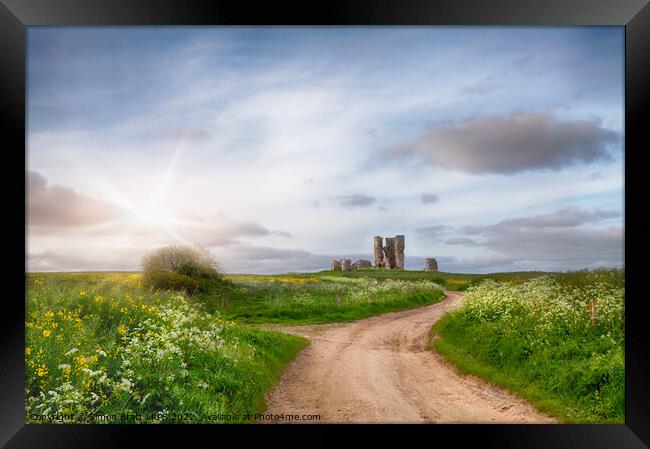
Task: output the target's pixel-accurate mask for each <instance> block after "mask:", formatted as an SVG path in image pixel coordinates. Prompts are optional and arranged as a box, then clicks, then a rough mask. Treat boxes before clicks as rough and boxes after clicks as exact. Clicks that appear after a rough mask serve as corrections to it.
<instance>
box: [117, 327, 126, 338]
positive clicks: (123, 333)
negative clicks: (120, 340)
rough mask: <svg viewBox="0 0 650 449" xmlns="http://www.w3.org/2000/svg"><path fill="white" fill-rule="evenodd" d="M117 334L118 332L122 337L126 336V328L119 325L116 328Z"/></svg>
mask: <svg viewBox="0 0 650 449" xmlns="http://www.w3.org/2000/svg"><path fill="white" fill-rule="evenodd" d="M117 332H118V333H119V334H120V335H121V336H122V337H124V336H126V327H124V325H122V324H121V325H120V326H118V328H117Z"/></svg>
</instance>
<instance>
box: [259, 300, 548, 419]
mask: <svg viewBox="0 0 650 449" xmlns="http://www.w3.org/2000/svg"><path fill="white" fill-rule="evenodd" d="M447 296H448V297H447V299H445V300H443V301H441V302H439V303H437V304H433V305H430V306H426V307H421V308H417V309H412V310H406V311H402V312H393V313H387V314H384V315H379V316H375V317H371V318H368V319H365V320H361V321H356V322H352V323H342V324H324V325H307V326H293V327H275V329H276V330H280V331H283V332H288V333H292V334H295V335H302V336H304V337H307V338H309V339H310V340H311V343H310V344H309V345H308V346H307V347H306V348H305V349H304V350H303V351H302V352H301V353H300V354H298V356H297V357H296V360H295V361H294V362H293V364H292V365H291V366H290V367H289V368H288V370H287V371H286V372H285V373H284V375H283V377H282V379H281V380H280V382H279V383H278V384H277V385H276V387H275V388H274V389H273V390H272V391H271V392H270V393H269V394H268V396H267V400H268V404H269V408H268V410H267V414H274V415H280V414H292V415H304V414H320V416H321V420H320V421H317V422H321V423H322V422H359V423H363V422H408V423H415V422H430V423H436V422H439V423H550V422H555V421H554V420H553V419H551V418H549V417H546V416H544V415H542V414H540V413H539V412H537V411H535V410H534V409H533V407H532V406H531V405H530V404H528V403H527V402H525V401H524V400H522V399H520V398H518V397H516V396H514V395H512V394H510V393H508V392H506V391H504V390H501V389H499V388H496V387H494V386H492V385H490V384H488V383H486V382H484V381H482V380H480V379H478V378H476V377H474V376H468V375H461V374H459V373H458V372H457V371H456V370H455V369H454V368H453V367H452V366H450V365H449V364H448V363H447V362H446V361H445V360H444V359H443V358H442V357H441V356H440V355H438V354H436V353H435V352H432V351H427V350H426V342H427V334H428V332H429V329H430V328H431V326H432V325H433V323H435V322H436V321H437V320H438V319H439V318H440V317H441V316H442V315H443V314H444V313H446V312H447V311H450V310H453V309H454V308H456V307H458V306H459V305H460V303H461V301H462V294H460V293H457V292H447ZM267 422H268V421H267ZM275 422H287V421H286V420H285V421H275ZM303 422H314V421H303Z"/></svg>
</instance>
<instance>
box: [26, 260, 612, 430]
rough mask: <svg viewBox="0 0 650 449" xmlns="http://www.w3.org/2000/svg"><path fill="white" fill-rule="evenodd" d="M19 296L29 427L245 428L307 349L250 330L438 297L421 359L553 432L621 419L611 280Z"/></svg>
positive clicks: (589, 275)
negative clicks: (510, 397)
mask: <svg viewBox="0 0 650 449" xmlns="http://www.w3.org/2000/svg"><path fill="white" fill-rule="evenodd" d="M26 282H27V301H26V322H25V327H26V345H25V367H26V385H25V386H26V389H25V400H26V415H25V416H26V421H27V422H61V418H63V421H65V422H109V423H110V422H150V423H159V422H162V423H169V422H179V418H180V422H202V423H207V422H210V423H212V422H251V421H253V420H254V419H253V418H252V416H253V415H254V414H256V413H261V412H263V411H264V410H265V407H266V404H265V400H264V395H265V393H266V391H267V390H268V389H269V388H270V387H271V386H272V385H273V384H274V383H275V382H276V381H277V379H278V378H279V376H280V375H281V373H282V372H283V371H284V369H285V368H286V366H287V365H288V363H290V362H291V360H292V359H293V358H294V356H295V355H296V354H297V352H298V351H300V349H302V348H303V347H304V346H305V345H306V344H307V341H306V340H305V339H303V338H300V337H296V336H292V335H288V334H283V333H280V332H274V331H271V330H262V329H259V328H258V327H257V326H256V325H257V324H261V323H279V324H306V323H331V322H342V321H351V320H356V319H362V318H365V317H368V316H371V315H375V314H379V313H385V312H390V311H396V310H402V309H408V308H413V307H420V306H423V305H427V304H433V303H435V302H437V301H440V300H442V299H443V298H444V294H443V292H442V289H443V288H444V289H448V290H462V291H466V297H465V300H464V302H463V305H462V306H461V307H460V308H458V309H457V310H456V311H454V312H452V313H450V314H448V315H446V316H445V317H443V318H442V319H441V320H440V321H439V322H438V323H437V324H436V325H435V326H434V327H433V328H432V331H431V345H432V347H435V349H436V350H437V351H438V352H440V353H441V354H442V355H443V356H445V357H446V358H447V359H448V360H449V361H450V362H452V363H453V364H454V365H455V366H457V367H458V368H459V369H460V370H461V371H464V372H469V373H473V374H476V375H478V376H481V377H483V378H485V379H487V380H488V381H490V382H493V383H495V384H497V385H500V386H503V387H505V388H507V389H510V390H512V391H514V392H516V393H517V394H519V395H520V396H522V397H524V398H526V399H528V400H530V401H531V402H532V403H533V404H534V405H535V406H536V407H537V408H538V409H539V410H541V411H543V412H546V413H548V414H550V415H552V416H555V417H557V418H558V419H559V420H560V421H562V422H569V423H574V422H575V423H577V422H580V423H621V422H623V421H624V372H625V370H624V359H623V355H624V308H623V306H624V272H623V271H622V270H596V271H581V272H572V273H540V272H524V273H495V274H489V275H476V274H459V273H443V272H435V273H432V272H425V271H391V270H355V271H347V272H341V271H337V272H333V271H322V272H318V273H287V274H282V275H272V276H271V275H270V276H263V275H227V282H224V283H223V284H222V285H221V286H220V287H218V288H216V289H214V290H211V291H208V292H203V293H199V294H195V295H188V294H183V293H179V292H172V291H158V290H154V289H151V288H145V287H143V285H142V277H141V275H140V274H139V273H38V274H36V273H33V274H28V275H27V280H26ZM106 416H108V417H111V418H110V420H108V421H101V419H106V418H105V417H106ZM101 417H104V418H101ZM134 417H137V418H134Z"/></svg>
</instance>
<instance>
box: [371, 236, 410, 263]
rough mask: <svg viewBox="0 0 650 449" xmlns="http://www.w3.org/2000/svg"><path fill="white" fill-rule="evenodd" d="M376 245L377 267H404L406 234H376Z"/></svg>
mask: <svg viewBox="0 0 650 449" xmlns="http://www.w3.org/2000/svg"><path fill="white" fill-rule="evenodd" d="M373 241H374V245H375V268H391V269H399V270H403V269H404V236H403V235H396V236H395V237H386V246H384V245H383V241H384V238H383V237H381V236H379V235H376V236H375V237H374V239H373Z"/></svg>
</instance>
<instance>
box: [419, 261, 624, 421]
mask: <svg viewBox="0 0 650 449" xmlns="http://www.w3.org/2000/svg"><path fill="white" fill-rule="evenodd" d="M623 278H624V276H623V272H622V271H621V270H612V271H604V270H601V271H598V272H595V273H588V272H579V273H568V274H567V273H561V274H555V275H552V276H547V277H544V278H538V279H533V280H528V281H526V280H523V279H520V278H519V279H511V280H510V281H509V282H502V283H496V282H494V281H487V282H486V283H484V284H482V285H481V286H477V287H473V288H472V289H470V290H469V292H468V296H467V298H466V301H465V303H464V304H463V306H461V307H460V308H459V309H457V310H456V311H454V312H452V313H450V314H448V315H446V316H444V317H443V318H442V319H441V320H440V321H439V322H438V323H436V325H435V326H434V327H433V328H432V330H431V334H430V336H431V340H430V342H431V345H432V346H434V347H435V348H436V350H438V351H439V352H440V353H441V354H442V355H443V356H445V357H446V358H447V359H448V360H450V361H451V362H452V363H453V364H454V365H456V366H457V367H458V368H459V369H460V370H461V371H463V372H468V373H472V374H475V375H478V376H481V377H483V378H485V379H487V380H489V381H490V382H492V383H494V384H496V385H500V386H503V387H506V388H508V389H510V390H512V391H514V392H516V393H517V394H519V395H520V396H522V397H524V398H526V399H528V400H529V401H531V403H533V404H534V405H535V406H536V407H537V408H538V409H539V410H540V411H542V412H544V413H547V414H549V415H551V416H554V417H556V418H558V419H559V420H560V421H562V422H566V423H623V422H624V391H625V389H624V377H625V367H624V333H623V330H624V322H623V291H624V287H623ZM592 299H593V300H595V302H596V305H597V309H596V310H597V313H596V317H597V320H596V322H595V323H593V324H592V322H591V315H590V313H589V305H588V304H589V300H592Z"/></svg>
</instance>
